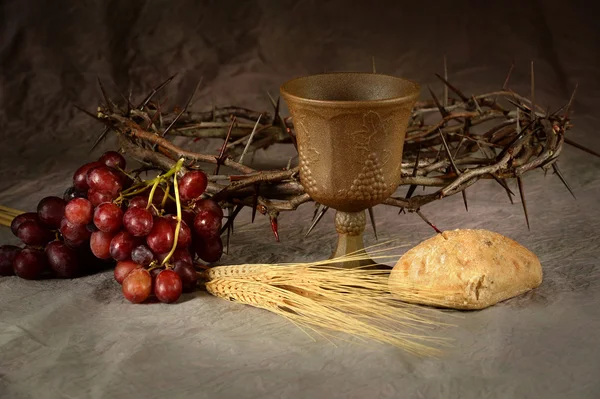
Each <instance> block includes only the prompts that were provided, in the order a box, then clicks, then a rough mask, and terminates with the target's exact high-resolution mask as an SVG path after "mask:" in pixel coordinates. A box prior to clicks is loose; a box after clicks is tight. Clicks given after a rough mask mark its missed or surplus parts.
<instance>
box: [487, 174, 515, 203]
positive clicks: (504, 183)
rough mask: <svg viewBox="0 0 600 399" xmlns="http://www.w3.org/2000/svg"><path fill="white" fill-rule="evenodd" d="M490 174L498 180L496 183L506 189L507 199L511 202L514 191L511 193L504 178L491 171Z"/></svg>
mask: <svg viewBox="0 0 600 399" xmlns="http://www.w3.org/2000/svg"><path fill="white" fill-rule="evenodd" d="M490 176H492V178H493V179H494V180H496V181H497V182H498V184H500V185H501V186H502V187H503V188H504V190H506V194H508V199H509V200H510V203H511V204H513V203H514V202H513V199H512V196H513V195H515V193H513V192H512V191H511V189H510V188H509V187H508V184H506V181H505V180H504V179H500V178H499V177H498V176H496V175H494V174H493V173H490Z"/></svg>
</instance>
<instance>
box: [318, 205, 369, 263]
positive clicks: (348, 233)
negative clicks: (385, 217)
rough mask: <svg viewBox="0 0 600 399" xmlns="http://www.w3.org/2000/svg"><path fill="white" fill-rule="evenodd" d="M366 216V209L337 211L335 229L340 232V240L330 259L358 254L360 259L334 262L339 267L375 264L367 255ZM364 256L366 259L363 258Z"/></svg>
mask: <svg viewBox="0 0 600 399" xmlns="http://www.w3.org/2000/svg"><path fill="white" fill-rule="evenodd" d="M365 225H366V216H365V211H361V212H341V211H336V214H335V229H336V230H337V232H338V241H337V245H336V247H335V250H334V251H333V254H332V255H331V257H330V258H329V259H335V258H339V257H341V256H345V255H358V256H360V258H361V259H360V260H348V261H342V262H332V263H333V264H334V265H335V266H337V267H343V268H355V267H365V266H373V267H376V262H375V261H373V260H372V259H371V258H369V257H367V255H368V254H367V251H366V250H365V246H364V241H363V232H364V231H365ZM363 258H364V259H363Z"/></svg>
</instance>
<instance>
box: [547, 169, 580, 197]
mask: <svg viewBox="0 0 600 399" xmlns="http://www.w3.org/2000/svg"><path fill="white" fill-rule="evenodd" d="M552 169H554V173H556V175H557V176H558V177H559V179H560V181H562V182H563V184H564V185H565V187H566V188H567V190H569V192H570V193H571V195H572V196H573V198H575V199H577V197H575V194H573V190H571V187H569V183H567V180H565V177H564V176H563V174H562V173H561V171H560V169H558V165H557V164H556V163H553V164H552Z"/></svg>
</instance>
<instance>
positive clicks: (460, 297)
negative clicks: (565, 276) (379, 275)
mask: <svg viewBox="0 0 600 399" xmlns="http://www.w3.org/2000/svg"><path fill="white" fill-rule="evenodd" d="M542 275H543V273H542V265H541V264H540V261H539V259H538V257H537V256H536V255H535V254H534V253H533V252H531V251H530V250H529V249H527V248H525V247H524V246H522V245H521V244H519V243H518V242H516V241H514V240H512V239H510V238H508V237H505V236H503V235H501V234H498V233H495V232H493V231H489V230H482V229H476V230H471V229H457V230H452V231H445V232H443V233H441V234H437V235H435V236H434V237H431V238H429V239H427V240H425V241H423V242H421V243H420V244H419V245H417V246H415V247H414V248H412V249H410V250H409V251H407V252H406V253H405V254H404V255H403V256H402V257H401V258H400V259H399V260H398V262H397V264H396V265H395V266H394V268H393V270H392V272H391V274H390V281H389V287H390V291H391V292H392V294H394V296H395V297H397V298H399V299H402V300H405V301H407V302H412V303H420V304H425V305H435V306H440V307H447V308H454V309H483V308H486V307H488V306H491V305H494V304H496V303H498V302H500V301H504V300H506V299H509V298H513V297H515V296H518V295H521V294H523V293H525V292H527V291H529V290H532V289H534V288H536V287H538V286H539V285H540V284H541V283H542ZM415 293H418V294H419V295H418V296H415V295H414V294H415Z"/></svg>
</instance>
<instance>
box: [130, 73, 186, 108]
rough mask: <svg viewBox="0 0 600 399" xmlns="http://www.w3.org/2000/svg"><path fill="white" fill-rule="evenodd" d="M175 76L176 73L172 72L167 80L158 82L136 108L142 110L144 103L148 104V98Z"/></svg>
mask: <svg viewBox="0 0 600 399" xmlns="http://www.w3.org/2000/svg"><path fill="white" fill-rule="evenodd" d="M175 76H177V74H174V75H173V76H171V77H170V78H168V79H167V80H165V81H164V82H162V83H161V84H159V85H158V86H157V87H156V88H154V89H152V91H151V92H150V94H148V95H147V96H146V98H144V100H143V101H142V102H141V103H140V105H138V106H137V107H136V108H138V109H139V110H140V111H141V110H143V109H144V107H145V106H146V105H148V103H149V102H150V100H152V97H154V95H155V94H156V93H158V92H159V91H160V90H162V88H163V87H165V86H166V85H168V84H169V83H170V82H171V81H172V80H173V79H174V78H175Z"/></svg>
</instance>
